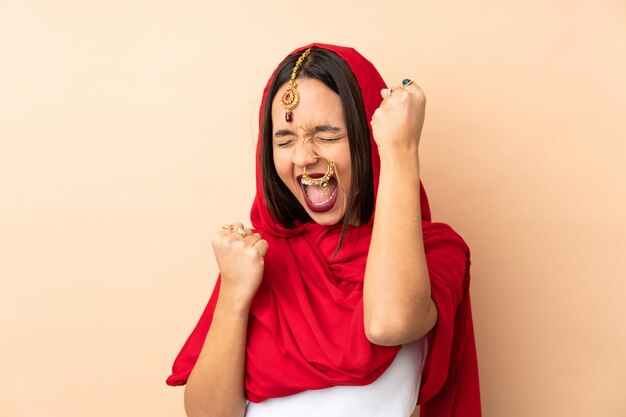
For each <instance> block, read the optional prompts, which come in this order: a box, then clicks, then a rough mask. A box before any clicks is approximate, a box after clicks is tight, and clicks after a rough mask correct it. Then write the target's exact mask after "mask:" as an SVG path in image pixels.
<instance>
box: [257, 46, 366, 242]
mask: <svg viewBox="0 0 626 417" xmlns="http://www.w3.org/2000/svg"><path fill="white" fill-rule="evenodd" d="M301 54H302V52H299V53H295V54H293V55H290V56H289V57H287V58H286V59H285V60H284V61H283V62H282V63H281V64H280V66H279V67H278V69H277V70H276V75H275V77H274V79H273V80H272V83H271V84H270V87H269V89H268V92H267V97H266V101H265V107H264V108H263V119H262V121H261V132H262V135H263V136H262V141H263V144H262V149H261V175H262V178H263V193H264V195H265V201H266V202H267V208H268V209H269V212H270V214H271V215H272V216H273V217H274V218H275V219H276V220H277V221H278V222H279V223H280V224H281V225H283V226H284V227H286V228H293V227H294V222H295V221H301V222H307V221H310V220H311V217H310V216H309V215H308V214H307V212H306V211H305V210H304V208H303V207H302V205H301V204H300V203H299V202H298V200H296V198H295V197H294V195H293V194H292V193H291V191H289V189H288V188H287V186H286V185H285V184H284V183H283V182H282V180H281V179H280V177H279V176H278V173H277V172H276V168H275V166H274V154H273V149H272V136H273V126H272V101H273V98H274V96H276V93H277V92H278V88H279V87H280V86H281V85H283V84H284V83H286V82H287V81H289V79H290V77H291V72H292V71H293V68H294V66H295V65H296V61H297V59H298V58H299V57H300V55H301ZM298 78H314V79H317V80H320V81H321V82H323V83H324V84H325V85H326V86H327V87H328V88H330V89H331V90H333V91H334V92H335V93H337V94H338V95H339V98H340V99H341V106H342V108H343V114H344V116H345V119H346V120H345V122H346V127H347V133H348V138H349V147H350V160H351V169H352V179H351V181H350V190H349V192H348V202H347V203H348V204H347V208H346V213H345V217H344V220H343V230H342V233H341V239H340V240H339V245H338V246H337V250H336V251H335V254H336V253H337V252H338V251H339V248H340V247H341V244H342V242H343V238H344V236H345V234H346V231H347V229H348V225H349V223H350V220H351V219H358V220H359V221H360V223H367V222H368V221H369V220H370V218H371V217H372V212H373V210H374V185H373V174H372V166H371V165H372V164H371V161H372V158H371V154H372V148H371V144H370V133H369V128H368V121H367V120H366V115H365V107H364V105H363V98H362V97H361V90H360V89H359V84H358V83H357V81H356V78H355V77H354V74H353V73H352V71H351V70H350V67H348V64H347V63H346V62H345V61H344V60H343V59H341V58H340V57H339V56H338V55H337V54H335V53H334V52H332V51H329V50H326V49H321V48H313V49H312V50H311V53H310V54H309V56H308V57H307V58H306V59H305V60H304V62H303V63H302V65H301V66H300V69H299V70H298Z"/></svg>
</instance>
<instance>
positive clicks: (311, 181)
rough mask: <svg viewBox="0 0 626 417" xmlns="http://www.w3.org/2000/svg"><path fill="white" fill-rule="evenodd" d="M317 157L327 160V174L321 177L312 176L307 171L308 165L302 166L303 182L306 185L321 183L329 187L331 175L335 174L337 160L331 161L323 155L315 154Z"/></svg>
mask: <svg viewBox="0 0 626 417" xmlns="http://www.w3.org/2000/svg"><path fill="white" fill-rule="evenodd" d="M313 158H315V159H321V160H322V161H324V162H326V174H324V176H323V177H321V178H311V177H309V174H307V172H306V166H305V167H304V168H302V182H303V183H304V184H306V185H319V186H321V187H328V181H329V180H330V177H332V176H333V175H335V161H329V160H327V159H324V158H322V157H321V156H314V157H313Z"/></svg>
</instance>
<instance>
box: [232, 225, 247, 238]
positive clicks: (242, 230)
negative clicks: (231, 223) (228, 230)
mask: <svg viewBox="0 0 626 417" xmlns="http://www.w3.org/2000/svg"><path fill="white" fill-rule="evenodd" d="M235 231H236V232H237V233H239V234H240V235H241V236H244V237H245V236H248V232H247V231H246V229H244V228H243V227H238V228H237V229H236V230H235Z"/></svg>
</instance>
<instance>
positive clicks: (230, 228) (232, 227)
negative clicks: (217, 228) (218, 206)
mask: <svg viewBox="0 0 626 417" xmlns="http://www.w3.org/2000/svg"><path fill="white" fill-rule="evenodd" d="M234 228H235V226H233V225H232V224H225V225H224V226H222V229H228V230H230V231H231V232H232V231H233V229H234Z"/></svg>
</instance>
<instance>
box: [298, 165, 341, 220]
mask: <svg viewBox="0 0 626 417" xmlns="http://www.w3.org/2000/svg"><path fill="white" fill-rule="evenodd" d="M323 176H324V174H321V173H312V174H309V177H311V178H322V177H323ZM298 183H299V184H300V187H301V188H302V195H303V196H304V202H305V203H306V205H307V207H308V208H309V209H311V211H314V212H315V213H323V212H326V211H328V210H330V209H332V208H333V207H334V206H335V203H336V202H337V179H336V178H335V177H330V178H329V179H328V184H327V185H326V186H325V187H322V186H321V185H308V184H305V183H304V182H303V181H302V176H299V177H298Z"/></svg>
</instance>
